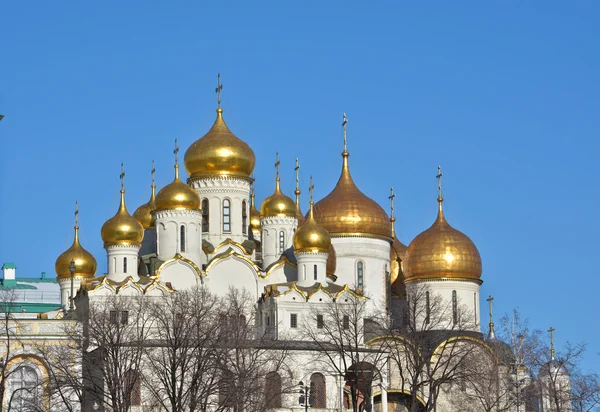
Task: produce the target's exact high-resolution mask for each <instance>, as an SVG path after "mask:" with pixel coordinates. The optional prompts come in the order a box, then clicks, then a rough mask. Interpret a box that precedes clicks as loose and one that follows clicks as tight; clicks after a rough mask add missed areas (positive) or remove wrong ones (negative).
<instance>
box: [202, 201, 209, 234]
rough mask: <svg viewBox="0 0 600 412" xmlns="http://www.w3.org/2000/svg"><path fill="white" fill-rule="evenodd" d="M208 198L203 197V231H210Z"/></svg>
mask: <svg viewBox="0 0 600 412" xmlns="http://www.w3.org/2000/svg"><path fill="white" fill-rule="evenodd" d="M208 212H209V209H208V199H202V231H203V232H204V233H208V228H209V226H208V217H209V215H208Z"/></svg>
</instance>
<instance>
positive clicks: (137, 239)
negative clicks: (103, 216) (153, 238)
mask: <svg viewBox="0 0 600 412" xmlns="http://www.w3.org/2000/svg"><path fill="white" fill-rule="evenodd" d="M101 235H102V240H103V241H104V247H107V246H113V245H129V244H132V245H136V246H140V245H141V243H142V239H143V238H144V226H142V224H141V223H140V222H139V221H138V220H137V219H136V218H134V217H132V216H131V215H130V214H129V212H128V211H127V207H126V206H125V190H123V189H121V203H120V205H119V210H118V211H117V214H116V215H114V216H113V217H111V218H110V219H108V220H107V221H106V222H105V223H104V225H102V230H101Z"/></svg>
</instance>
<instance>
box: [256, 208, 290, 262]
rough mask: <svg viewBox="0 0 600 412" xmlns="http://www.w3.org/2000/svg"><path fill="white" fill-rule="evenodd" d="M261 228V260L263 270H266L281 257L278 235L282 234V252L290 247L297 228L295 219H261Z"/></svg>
mask: <svg viewBox="0 0 600 412" xmlns="http://www.w3.org/2000/svg"><path fill="white" fill-rule="evenodd" d="M260 223H261V227H262V236H261V239H262V258H263V269H266V268H267V267H269V265H271V264H272V263H273V262H275V261H277V260H278V259H279V257H280V256H281V253H282V250H281V248H280V247H279V246H280V245H279V240H280V233H281V232H283V234H284V245H283V250H287V249H289V248H290V247H291V246H292V238H293V237H294V231H295V229H296V227H297V226H298V218H296V217H287V216H286V217H261V219H260Z"/></svg>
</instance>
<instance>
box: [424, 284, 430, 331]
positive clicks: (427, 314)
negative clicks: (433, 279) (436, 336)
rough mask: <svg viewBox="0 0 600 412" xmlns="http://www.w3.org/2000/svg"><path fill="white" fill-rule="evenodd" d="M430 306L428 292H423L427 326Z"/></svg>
mask: <svg viewBox="0 0 600 412" xmlns="http://www.w3.org/2000/svg"><path fill="white" fill-rule="evenodd" d="M430 315H431V306H430V303H429V291H427V292H425V323H426V324H428V325H429V320H430Z"/></svg>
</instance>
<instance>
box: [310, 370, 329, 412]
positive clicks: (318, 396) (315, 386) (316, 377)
mask: <svg viewBox="0 0 600 412" xmlns="http://www.w3.org/2000/svg"><path fill="white" fill-rule="evenodd" d="M308 399H309V405H310V406H312V407H313V408H317V409H319V408H320V409H325V408H327V392H326V386H325V376H323V374H321V373H313V374H312V376H311V377H310V395H309V398H308Z"/></svg>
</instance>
